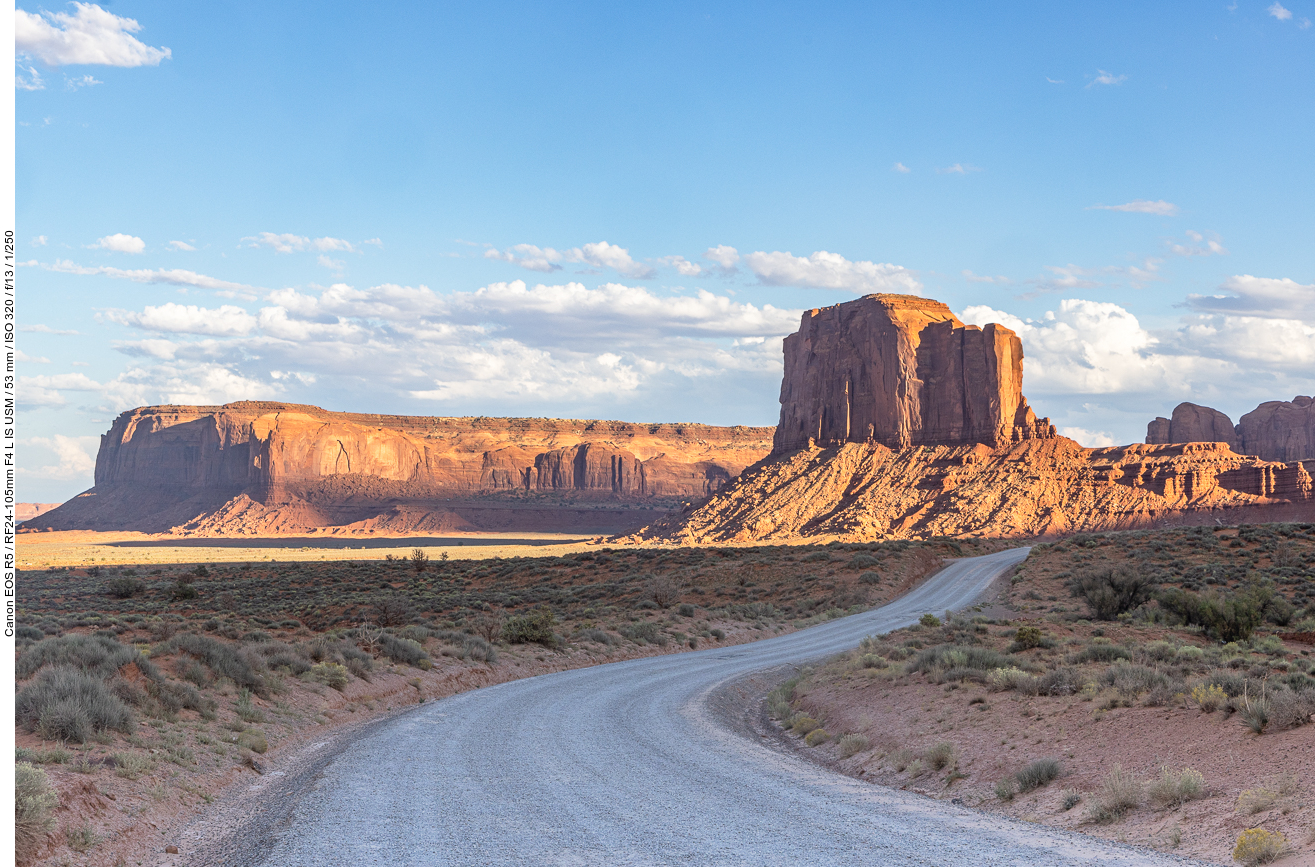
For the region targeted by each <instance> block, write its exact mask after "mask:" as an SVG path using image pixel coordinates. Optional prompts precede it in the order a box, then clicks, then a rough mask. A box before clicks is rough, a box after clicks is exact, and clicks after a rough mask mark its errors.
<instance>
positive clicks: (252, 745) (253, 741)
mask: <svg viewBox="0 0 1315 867" xmlns="http://www.w3.org/2000/svg"><path fill="white" fill-rule="evenodd" d="M237 745H238V746H239V747H242V748H243V749H247V750H251V752H253V753H264V752H265V751H266V750H268V749H269V742H268V741H266V740H265V735H264V734H263V733H261V732H259V731H257V730H256V729H247V730H246V731H244V732H240V733H239V734H238V736H237Z"/></svg>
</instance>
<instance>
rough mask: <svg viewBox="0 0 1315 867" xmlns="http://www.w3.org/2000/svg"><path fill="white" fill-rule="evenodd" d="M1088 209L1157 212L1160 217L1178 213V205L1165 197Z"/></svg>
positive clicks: (1138, 212) (1139, 212)
mask: <svg viewBox="0 0 1315 867" xmlns="http://www.w3.org/2000/svg"><path fill="white" fill-rule="evenodd" d="M1087 210H1088V211H1124V212H1125V213H1129V214H1155V215H1156V216H1160V217H1174V216H1177V215H1178V206H1177V205H1175V204H1172V203H1171V202H1166V201H1164V200H1163V199H1160V200H1159V201H1155V202H1151V201H1148V200H1146V199H1137V200H1136V201H1132V202H1128V203H1126V204H1123V205H1092V206H1091V207H1089V208H1087Z"/></svg>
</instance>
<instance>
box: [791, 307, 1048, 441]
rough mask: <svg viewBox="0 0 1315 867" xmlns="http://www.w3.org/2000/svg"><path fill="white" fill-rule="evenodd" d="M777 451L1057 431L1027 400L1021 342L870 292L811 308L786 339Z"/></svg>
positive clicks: (994, 328)
mask: <svg viewBox="0 0 1315 867" xmlns="http://www.w3.org/2000/svg"><path fill="white" fill-rule="evenodd" d="M784 352H785V376H784V378H783V379H782V381H781V421H780V423H779V424H778V425H777V427H776V435H775V437H774V439H773V442H772V451H773V453H774V454H784V453H787V452H791V451H795V450H797V449H801V448H805V447H807V446H808V445H809V444H810V443H813V444H816V445H820V446H831V445H839V444H842V443H846V442H855V443H861V442H877V443H881V444H882V445H885V446H888V447H890V448H895V449H899V448H906V447H908V446H910V445H966V444H972V443H983V444H986V445H989V446H991V447H993V448H996V447H999V446H1003V445H1008V444H1010V443H1017V442H1022V441H1023V440H1030V439H1048V438H1051V437H1054V436H1055V429H1054V427H1053V426H1052V425H1051V424H1050V420H1049V419H1047V418H1043V419H1038V418H1037V417H1036V414H1035V413H1034V412H1033V411H1032V409H1031V408H1030V407H1029V406H1028V405H1027V398H1025V397H1023V392H1022V384H1023V344H1022V341H1020V340H1019V339H1018V336H1017V335H1016V334H1014V333H1013V332H1012V331H1010V330H1009V329H1008V328H1005V327H1004V326H1003V325H997V324H991V325H987V326H986V327H984V328H979V327H978V326H976V325H964V324H963V323H962V322H960V321H959V320H958V319H957V318H956V317H955V315H954V314H953V313H952V312H950V308H949V307H947V306H945V305H944V304H943V303H941V302H939V301H932V300H929V299H926V298H919V297H916V296H912V295H866V296H864V297H862V298H859V299H857V300H854V301H847V302H845V303H843V304H837V305H835V306H833V307H823V308H821V309H815V310H808V311H805V313H804V315H803V318H802V321H801V322H800V324H799V330H798V331H796V332H795V333H794V334H791V335H790V336H789V337H787V338H785V344H784Z"/></svg>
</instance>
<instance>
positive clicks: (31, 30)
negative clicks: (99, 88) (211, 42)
mask: <svg viewBox="0 0 1315 867" xmlns="http://www.w3.org/2000/svg"><path fill="white" fill-rule="evenodd" d="M73 7H74V9H75V11H74V13H73V14H72V15H70V14H68V13H67V12H43V13H40V14H35V15H34V14H33V13H31V12H24V11H23V10H22V9H16V10H14V15H15V18H14V48H15V50H16V51H17V52H18V53H19V54H25V55H30V56H32V57H35V58H36V59H37V60H40V61H41V62H42V63H44V64H46V65H47V66H71V65H77V64H99V65H102V66H158V65H159V64H160V61H162V60H167V59H168V58H169V57H170V51H169V49H168V48H152V47H151V46H149V45H146V44H144V43H142V42H141V41H140V40H138V39H137V38H136V37H133V36H131V35H129V34H132V33H136V32H138V31H139V30H141V29H142V28H141V25H140V24H138V23H137V22H136V21H134V20H133V19H131V18H120V17H119V16H117V15H114V14H113V13H111V12H106V11H105V10H104V9H102V8H100V7H99V6H97V5H96V4H94V3H74V4H73Z"/></svg>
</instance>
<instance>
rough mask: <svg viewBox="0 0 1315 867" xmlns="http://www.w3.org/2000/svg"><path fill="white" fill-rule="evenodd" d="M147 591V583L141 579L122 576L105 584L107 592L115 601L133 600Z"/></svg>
mask: <svg viewBox="0 0 1315 867" xmlns="http://www.w3.org/2000/svg"><path fill="white" fill-rule="evenodd" d="M145 590H146V582H144V581H142V580H141V579H140V578H133V577H131V576H128V575H121V576H119V577H117V578H111V579H110V580H108V581H106V582H105V592H106V593H108V594H110V595H111V596H113V597H114V598H115V599H131V598H132V597H134V596H136V595H137V594H138V593H142V592H144V591H145Z"/></svg>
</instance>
